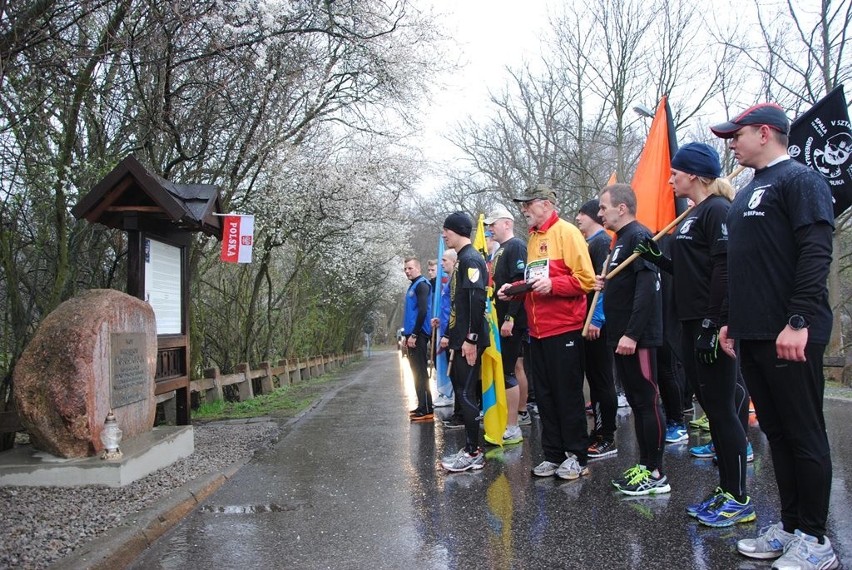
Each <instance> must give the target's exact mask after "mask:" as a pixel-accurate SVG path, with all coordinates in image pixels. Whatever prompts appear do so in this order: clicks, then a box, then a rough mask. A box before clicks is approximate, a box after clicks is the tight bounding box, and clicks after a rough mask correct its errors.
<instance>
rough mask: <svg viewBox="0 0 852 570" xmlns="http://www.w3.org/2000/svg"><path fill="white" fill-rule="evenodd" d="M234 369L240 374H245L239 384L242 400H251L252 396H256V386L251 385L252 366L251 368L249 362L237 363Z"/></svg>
mask: <svg viewBox="0 0 852 570" xmlns="http://www.w3.org/2000/svg"><path fill="white" fill-rule="evenodd" d="M234 371H235V372H237V373H238V374H239V373H242V375H243V381H242V382H239V383H238V384H237V389H238V390H239V397H240V402H245V401H246V400H251V399H252V398H254V386H252V385H251V384H252V382H251V368H249V365H248V362H242V363H240V364H237V365H236V366H235V367H234Z"/></svg>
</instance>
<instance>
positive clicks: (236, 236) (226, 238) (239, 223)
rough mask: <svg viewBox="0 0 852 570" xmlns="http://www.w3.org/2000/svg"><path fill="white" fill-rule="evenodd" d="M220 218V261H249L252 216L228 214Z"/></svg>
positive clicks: (252, 233) (252, 225)
mask: <svg viewBox="0 0 852 570" xmlns="http://www.w3.org/2000/svg"><path fill="white" fill-rule="evenodd" d="M222 220H223V221H222V224H223V225H222V261H226V262H228V263H251V249H252V243H253V241H254V216H250V215H240V214H228V215H226V216H224V217H223V218H222Z"/></svg>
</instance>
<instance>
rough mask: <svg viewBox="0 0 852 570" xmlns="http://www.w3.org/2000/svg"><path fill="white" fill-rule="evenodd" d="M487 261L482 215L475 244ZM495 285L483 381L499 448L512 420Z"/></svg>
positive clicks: (488, 429)
mask: <svg viewBox="0 0 852 570" xmlns="http://www.w3.org/2000/svg"><path fill="white" fill-rule="evenodd" d="M473 247H474V248H476V249H477V250H478V251H479V252H480V253H482V255H483V256H484V257H485V259H488V257H489V254H488V245H487V243H486V241H485V215H484V214H480V215H479V222H478V223H477V225H476V238H475V239H474V241H473ZM493 289H494V286H493V283H491V282H489V283H488V287H487V290H486V291H487V294H486V301H485V320H486V322H487V323H488V339H489V341H490V342H489V344H488V348H486V349H485V352H484V353H483V354H482V365H481V366H480V372H479V374H480V378H481V379H482V413H483V421H482V424H483V425H484V426H485V439H486V441H488V442H490V443H493V444H495V445H502V444H503V433H504V432H505V431H506V423H507V421H508V418H509V411H508V410H509V408H508V406H507V405H506V384H505V383H504V382H505V381H504V379H503V357H502V354H501V352H500V327H499V326H497V309H496V308H495V307H494V302H493V300H492V298H491V296H492V294H493V292H494V291H493Z"/></svg>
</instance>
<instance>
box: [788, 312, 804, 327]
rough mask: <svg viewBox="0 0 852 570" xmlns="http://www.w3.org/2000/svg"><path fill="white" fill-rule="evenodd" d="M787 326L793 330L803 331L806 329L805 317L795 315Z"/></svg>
mask: <svg viewBox="0 0 852 570" xmlns="http://www.w3.org/2000/svg"><path fill="white" fill-rule="evenodd" d="M787 324H788V325H790V328H791V329H793V330H797V331H798V330H801V329H803V328H805V317H803V316H802V315H793V316H792V317H790V319H789V320H788V321H787Z"/></svg>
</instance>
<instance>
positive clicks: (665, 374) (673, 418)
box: [657, 341, 686, 424]
mask: <svg viewBox="0 0 852 570" xmlns="http://www.w3.org/2000/svg"><path fill="white" fill-rule="evenodd" d="M657 384H659V386H660V397H661V398H662V400H663V409H664V410H665V412H666V420H668V421H669V422H672V423H677V424H683V392H684V390H685V389H686V386H685V384H686V381H685V380H684V373H683V366H682V365H681V363H680V360H678V357H677V355H676V354H675V351H674V350H672V347H671V346H669V344H668V341H664V342H663V346H662V347H660V348H659V349H658V350H657Z"/></svg>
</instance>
